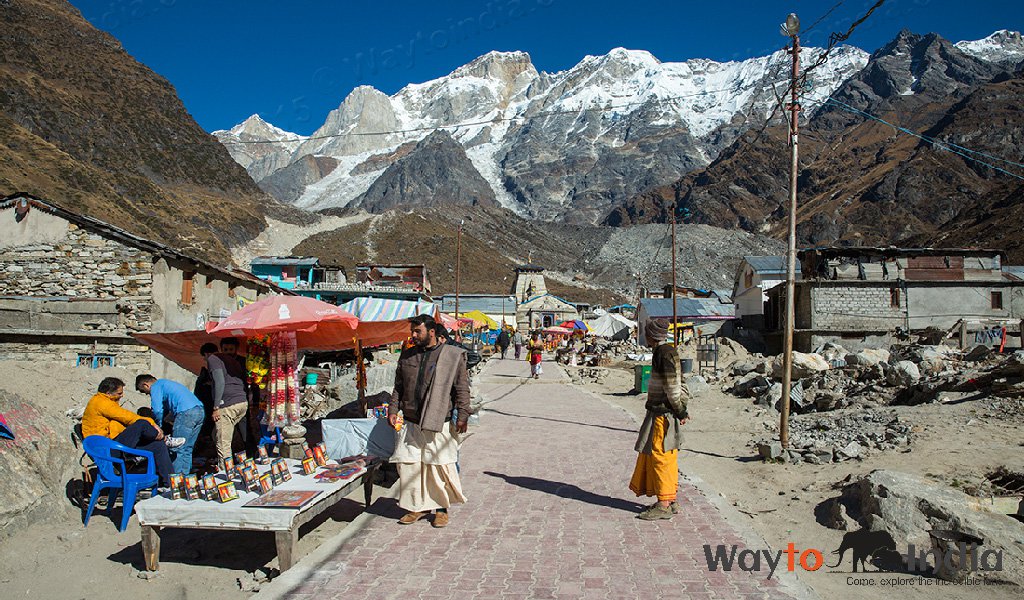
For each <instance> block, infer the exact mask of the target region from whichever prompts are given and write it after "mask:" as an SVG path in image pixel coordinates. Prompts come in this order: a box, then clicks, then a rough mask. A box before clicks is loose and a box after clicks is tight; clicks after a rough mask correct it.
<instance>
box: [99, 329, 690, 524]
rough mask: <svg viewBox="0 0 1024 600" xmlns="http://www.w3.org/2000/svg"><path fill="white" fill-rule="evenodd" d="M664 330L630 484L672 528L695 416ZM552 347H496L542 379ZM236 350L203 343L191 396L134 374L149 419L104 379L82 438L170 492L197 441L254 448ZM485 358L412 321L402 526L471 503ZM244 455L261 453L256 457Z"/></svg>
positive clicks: (403, 407)
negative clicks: (685, 430) (472, 444)
mask: <svg viewBox="0 0 1024 600" xmlns="http://www.w3.org/2000/svg"><path fill="white" fill-rule="evenodd" d="M668 332H669V327H668V323H667V322H665V321H663V320H658V319H655V320H651V321H649V322H648V323H647V325H646V328H645V331H644V333H645V337H646V339H647V341H648V345H650V347H651V348H652V349H653V350H654V355H653V360H652V365H651V379H650V384H649V388H648V395H647V401H646V404H645V409H646V414H645V417H644V421H643V424H642V425H641V427H640V432H639V436H638V438H637V442H636V445H635V448H634V449H635V451H636V452H637V460H636V465H635V467H634V471H633V476H632V478H631V480H630V482H629V489H630V490H631V491H632V492H633V493H635V494H636V495H637V496H649V497H654V498H656V501H655V502H654V503H653V504H652V505H651V506H649V507H648V508H647V509H646V510H644V511H643V512H641V513H640V514H639V515H638V517H639V518H640V519H644V520H659V519H670V518H672V515H673V514H675V513H677V512H678V510H679V506H678V504H677V502H676V494H677V488H678V479H679V474H678V467H677V454H678V451H679V448H680V446H681V439H682V435H681V428H682V426H683V425H685V424H686V422H687V421H688V419H689V415H688V413H687V400H688V392H687V388H686V386H685V385H684V384H683V381H682V374H681V366H680V361H679V355H678V351H677V349H676V347H675V346H674V345H673V344H671V343H669V341H668ZM550 343H551V340H548V339H545V338H544V337H542V333H541V332H540V331H534V332H532V333H531V334H530V336H529V338H528V339H524V336H523V335H522V334H521V333H520V332H518V331H512V330H510V329H503V330H502V331H501V332H499V334H498V336H497V339H496V344H495V345H496V350H497V352H498V353H499V354H500V356H501V358H502V359H505V358H506V357H507V352H508V349H509V347H513V348H514V351H515V358H516V360H520V357H521V356H522V351H523V349H524V348H525V350H526V358H527V360H528V361H529V363H530V375H531V377H533V378H534V379H537V378H539V377H540V375H541V373H543V367H542V363H543V355H544V352H545V351H546V350H548V349H549V347H550ZM567 343H569V342H567ZM571 343H582V340H575V339H574V340H573V342H571ZM238 348H239V344H238V341H237V340H235V339H234V338H225V339H224V340H221V343H220V347H219V348H218V347H217V346H215V345H214V344H204V345H203V346H202V347H201V348H200V350H199V352H200V354H201V355H202V356H203V358H204V361H205V367H204V368H203V369H202V371H201V372H200V374H199V377H198V378H197V380H196V383H195V387H194V388H193V389H192V390H189V389H188V388H187V387H185V386H184V385H182V384H181V383H178V382H175V381H171V380H168V379H159V378H157V377H154V376H153V375H150V374H148V373H147V374H142V375H139V376H138V377H136V379H135V389H136V391H138V392H140V393H142V394H146V395H148V396H149V398H150V408H149V410H148V411H144V410H140V411H139V412H138V413H135V412H132V411H129V410H127V409H125V408H123V407H122V406H121V404H120V403H121V400H122V399H123V397H124V390H125V382H124V381H122V380H120V379H118V378H115V377H108V378H106V379H104V380H103V381H101V382H100V384H99V387H98V389H97V391H96V394H95V395H94V396H93V397H92V398H91V399H90V400H89V403H88V405H87V406H86V409H85V413H84V415H83V418H82V433H83V435H84V436H90V435H100V436H104V437H108V438H111V439H113V440H115V441H116V442H118V443H120V444H122V445H124V446H127V447H129V448H135V449H140V450H146V451H148V452H151V453H152V454H153V461H154V463H155V464H154V466H155V470H156V472H157V474H158V475H159V478H160V486H161V488H169V487H170V475H171V474H172V473H181V474H188V473H191V472H192V471H193V467H194V465H193V455H194V451H195V446H196V443H197V441H198V440H199V439H200V437H201V436H206V437H210V438H212V442H213V446H214V447H215V448H216V456H217V458H218V459H223V458H227V457H230V456H231V454H232V443H233V441H234V439H235V438H236V436H237V437H240V438H241V440H242V443H243V444H246V446H250V445H251V446H255V444H256V443H257V440H258V439H259V435H260V434H259V431H258V427H259V424H258V422H259V415H258V407H259V388H258V387H256V386H253V385H250V383H249V382H248V379H247V376H246V371H245V359H244V357H241V356H239V355H238ZM479 360H480V356H479V354H478V353H475V352H473V351H472V350H471V349H469V348H467V347H466V346H464V345H462V343H460V341H459V339H458V335H457V333H456V334H455V335H453V334H452V333H451V332H449V331H448V330H447V329H445V328H444V326H443V325H441V324H440V323H437V322H435V321H434V319H433V318H432V317H430V316H426V315H421V316H418V317H414V318H413V319H410V337H409V339H408V341H407V343H406V345H405V346H404V349H403V351H402V353H401V355H400V357H399V360H398V364H397V367H396V372H395V383H394V388H393V391H392V393H391V397H390V402H389V405H388V419H389V422H390V424H391V425H392V426H394V427H395V429H396V432H397V436H396V448H395V452H394V454H393V455H392V457H391V459H390V460H391V462H392V463H395V464H396V466H397V469H398V474H399V501H398V503H399V506H400V507H402V508H403V509H405V510H406V511H407V512H406V514H405V515H404V516H402V518H401V519H400V520H399V523H401V524H404V525H409V524H412V523H414V522H416V521H418V520H420V519H422V518H424V517H426V516H428V515H429V514H431V512H432V513H433V519H432V524H433V526H434V527H445V526H447V525H448V522H449V515H448V508H449V507H450V506H451V505H453V504H459V503H463V502H465V501H466V496H465V494H464V493H463V491H462V484H461V481H460V479H459V469H458V458H459V446H460V444H461V435H462V434H464V433H466V430H467V426H468V421H469V416H470V413H471V410H470V391H469V376H468V370H469V369H470V368H472V367H473V366H474V365H475V364H476V362H479ZM144 412H145V413H147V414H143V413H144ZM400 413H401V415H402V418H401V419H399V414H400ZM165 422H169V424H168V423H165ZM165 427H166V428H167V429H168V430H169V431H170V432H171V433H170V434H167V433H165ZM247 450H249V451H253V452H254V448H251V449H250V448H247ZM160 491H163V490H162V489H161V490H160Z"/></svg>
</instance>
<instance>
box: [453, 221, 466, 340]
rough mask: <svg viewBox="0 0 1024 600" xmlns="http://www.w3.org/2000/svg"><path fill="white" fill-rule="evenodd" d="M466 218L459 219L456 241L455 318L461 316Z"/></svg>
mask: <svg viewBox="0 0 1024 600" xmlns="http://www.w3.org/2000/svg"><path fill="white" fill-rule="evenodd" d="M465 222H466V221H465V220H462V221H459V233H458V234H457V236H456V242H455V319H456V320H458V318H459V284H460V275H461V268H462V224H463V223H465Z"/></svg>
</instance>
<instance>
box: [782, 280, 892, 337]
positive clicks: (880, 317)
mask: <svg viewBox="0 0 1024 600" xmlns="http://www.w3.org/2000/svg"><path fill="white" fill-rule="evenodd" d="M897 289H898V288H897ZM898 292H899V302H898V304H899V305H898V306H893V305H892V304H893V302H892V300H893V297H892V291H891V289H890V288H889V287H888V286H878V287H875V286H871V287H868V286H860V285H851V286H831V285H829V286H821V287H813V288H811V292H810V295H811V302H810V308H811V311H812V314H811V316H810V318H811V323H810V328H812V329H826V330H836V331H842V330H889V329H894V328H896V327H902V326H904V325H905V321H906V307H907V304H906V303H907V298H906V293H905V291H904V290H899V289H898ZM797 297H798V298H799V297H800V296H799V294H798V296H797Z"/></svg>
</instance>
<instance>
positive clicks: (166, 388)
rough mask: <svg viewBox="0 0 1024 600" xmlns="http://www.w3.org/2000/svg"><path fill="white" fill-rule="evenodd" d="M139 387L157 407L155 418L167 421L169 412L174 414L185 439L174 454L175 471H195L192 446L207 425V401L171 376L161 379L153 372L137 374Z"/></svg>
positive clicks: (155, 408) (180, 433)
mask: <svg viewBox="0 0 1024 600" xmlns="http://www.w3.org/2000/svg"><path fill="white" fill-rule="evenodd" d="M135 389H136V390H138V391H139V392H142V393H143V394H149V399H150V404H151V405H152V407H153V420H154V421H156V423H157V424H161V423H163V419H164V417H165V416H168V417H174V433H175V434H176V435H178V436H180V437H182V438H184V439H185V443H183V444H182V445H181V447H180V448H178V449H177V451H176V454H175V456H174V465H173V468H174V472H175V473H181V474H182V475H188V474H189V473H191V472H192V450H193V448H195V445H196V438H198V437H199V430H200V429H201V428H202V426H203V418H204V417H205V415H206V413H205V412H204V411H203V403H202V402H200V401H199V398H196V397H195V394H193V393H192V392H190V391H189V390H188V388H187V387H185V386H183V385H181V384H180V383H178V382H177V381H171V380H170V379H157V378H156V377H153V376H152V375H149V374H145V375H139V376H138V377H136V378H135Z"/></svg>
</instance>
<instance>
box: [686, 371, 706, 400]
mask: <svg viewBox="0 0 1024 600" xmlns="http://www.w3.org/2000/svg"><path fill="white" fill-rule="evenodd" d="M686 388H687V389H688V390H689V391H690V395H691V396H693V397H696V396H700V395H703V394H705V393H707V391H708V390H710V389H711V386H710V385H708V381H707V379H704V378H703V377H701V376H700V375H687V376H686Z"/></svg>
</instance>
